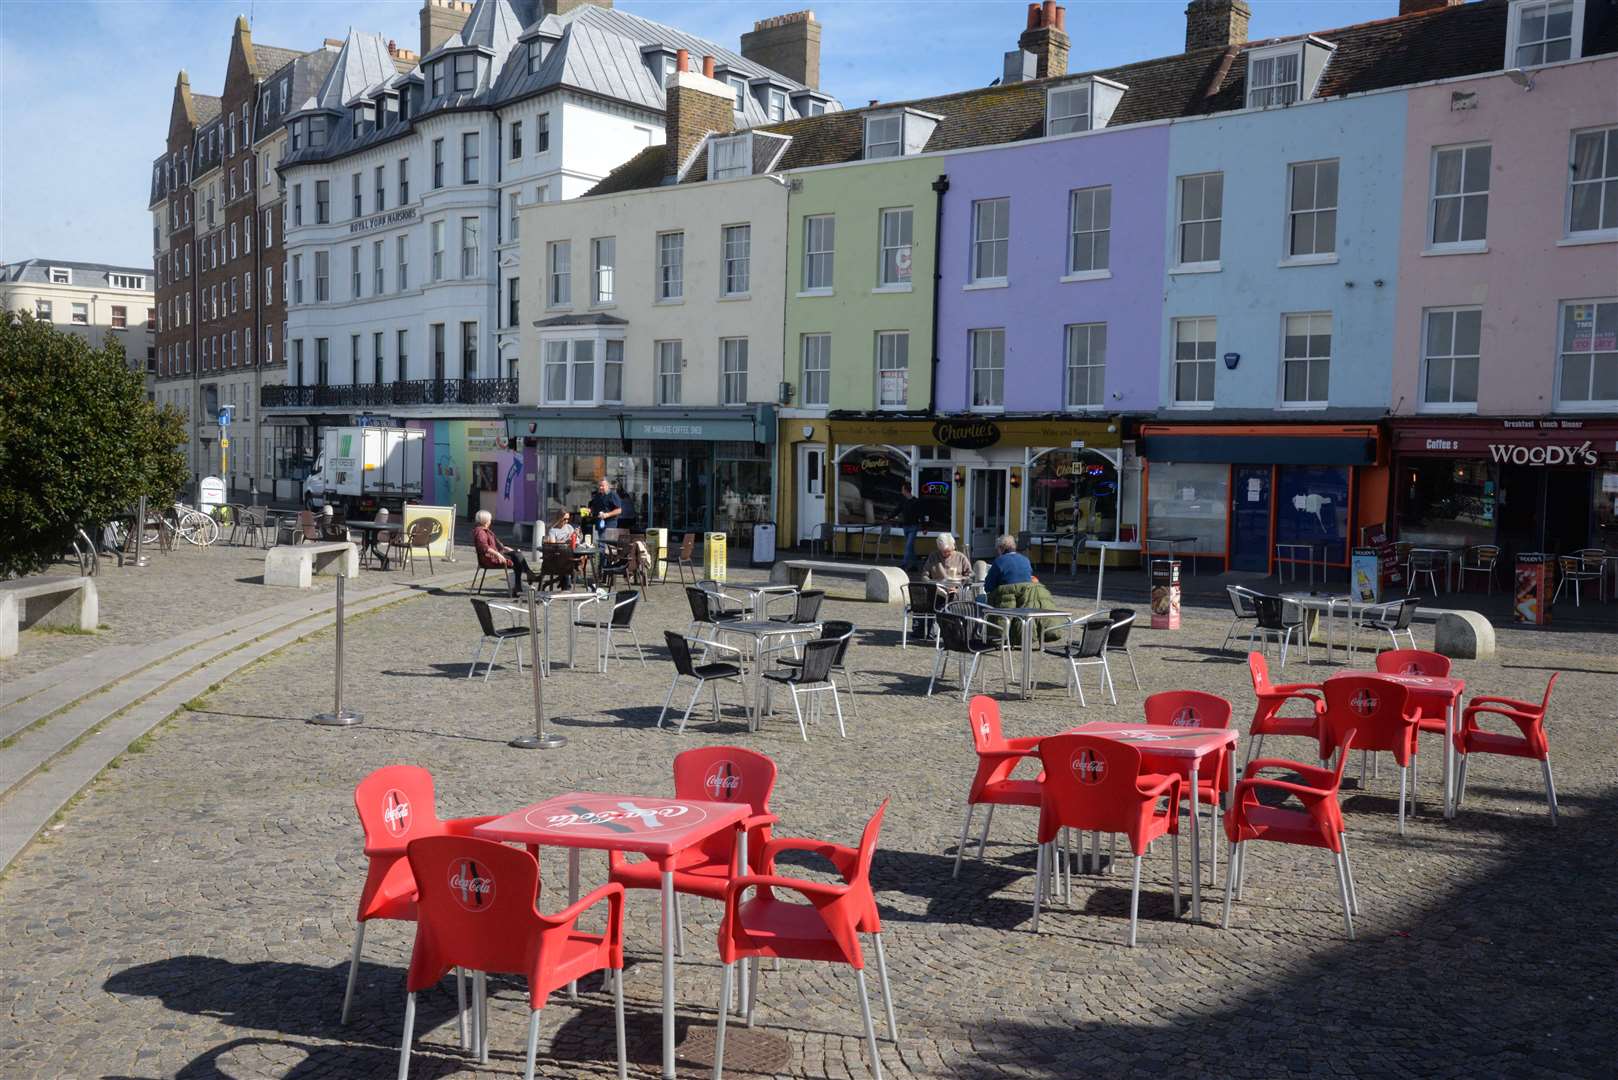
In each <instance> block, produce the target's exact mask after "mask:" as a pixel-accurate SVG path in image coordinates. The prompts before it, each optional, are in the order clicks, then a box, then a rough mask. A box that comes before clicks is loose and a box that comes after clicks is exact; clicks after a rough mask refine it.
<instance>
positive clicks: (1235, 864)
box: [1219, 840, 1242, 930]
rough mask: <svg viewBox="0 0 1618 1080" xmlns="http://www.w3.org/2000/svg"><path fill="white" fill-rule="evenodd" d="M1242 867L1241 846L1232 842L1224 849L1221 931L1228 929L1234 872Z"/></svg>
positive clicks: (1234, 880) (1234, 878) (1234, 884)
mask: <svg viewBox="0 0 1618 1080" xmlns="http://www.w3.org/2000/svg"><path fill="white" fill-rule="evenodd" d="M1241 865H1242V846H1241V845H1240V844H1238V843H1236V841H1234V840H1232V841H1231V842H1230V844H1229V845H1228V846H1227V847H1226V849H1225V867H1226V869H1225V914H1224V917H1223V918H1221V919H1220V920H1219V928H1220V929H1221V930H1229V929H1230V899H1231V896H1232V894H1234V893H1235V892H1236V871H1237V870H1238V869H1239V868H1240V867H1241Z"/></svg>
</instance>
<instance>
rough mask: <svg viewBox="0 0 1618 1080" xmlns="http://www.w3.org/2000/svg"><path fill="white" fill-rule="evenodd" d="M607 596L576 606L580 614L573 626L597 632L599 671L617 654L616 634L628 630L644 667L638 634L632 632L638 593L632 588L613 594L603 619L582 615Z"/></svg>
mask: <svg viewBox="0 0 1618 1080" xmlns="http://www.w3.org/2000/svg"><path fill="white" fill-rule="evenodd" d="M607 602H608V600H607V598H606V597H598V598H597V599H595V600H586V601H584V602H583V603H581V604H580V605H579V617H578V618H576V619H574V620H573V625H574V626H578V627H583V628H584V629H586V630H594V631H595V632H596V660H597V662H598V664H599V667H598V668H597V670H598V671H603V672H605V671H606V670H607V661H608V660H609V659H617V657H618V635H619V634H624V633H627V634H628V635H629V640H630V641H632V642H633V643H634V645H635V653H636V655H638V656H639V657H640V666H641V667H645V666H646V654H645V653H644V652H642V651H641V647H640V636H639V635H638V634H636V633H635V627H634V618H635V607H636V605H638V604H639V603H640V593H639V592H637V591H636V590H634V589H624V590H621V591H620V592H618V593H617V594H616V595H614V596H613V597H612V607H611V608H610V609H609V611H608V613H607V617H606V618H605V619H602V618H599V617H597V618H585V617H584V609H585V608H587V607H589V606H590V605H592V604H605V603H607Z"/></svg>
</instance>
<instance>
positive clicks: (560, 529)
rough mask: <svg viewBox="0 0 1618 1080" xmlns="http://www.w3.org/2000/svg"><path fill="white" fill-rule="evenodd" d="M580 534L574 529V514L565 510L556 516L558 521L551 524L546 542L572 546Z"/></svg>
mask: <svg viewBox="0 0 1618 1080" xmlns="http://www.w3.org/2000/svg"><path fill="white" fill-rule="evenodd" d="M578 534H579V530H577V529H575V528H574V527H573V514H572V512H570V511H568V510H563V511H562V512H561V513H560V514H557V515H556V521H555V522H553V523H552V524H551V527H550V529H549V530H548V531H547V532H546V533H545V540H546V542H548V543H552V544H571V543H572V542H573V538H574V537H575V536H577V535H578Z"/></svg>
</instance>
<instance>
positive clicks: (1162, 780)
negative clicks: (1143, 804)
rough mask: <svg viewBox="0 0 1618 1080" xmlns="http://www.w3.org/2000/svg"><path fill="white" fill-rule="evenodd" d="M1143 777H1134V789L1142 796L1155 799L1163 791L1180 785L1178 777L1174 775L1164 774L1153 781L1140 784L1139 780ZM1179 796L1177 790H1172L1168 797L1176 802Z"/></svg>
mask: <svg viewBox="0 0 1618 1080" xmlns="http://www.w3.org/2000/svg"><path fill="white" fill-rule="evenodd" d="M1144 779H1145V777H1136V779H1135V790H1136V791H1138V792H1140V793H1141V797H1142V798H1148V799H1155V798H1157V797H1158V796H1160V795H1162V794H1164V793H1165V792H1168V791H1170V789H1174V788H1178V787H1179V786H1180V778H1179V777H1178V776H1175V775H1168V774H1165V775H1162V776H1159V777H1158V778H1157V779H1156V781H1154V782H1153V783H1150V784H1146V785H1142V784H1141V780H1144ZM1179 796H1180V793H1179V792H1178V791H1174V792H1173V794H1172V795H1171V796H1170V798H1171V799H1173V800H1174V801H1176V802H1177V801H1179Z"/></svg>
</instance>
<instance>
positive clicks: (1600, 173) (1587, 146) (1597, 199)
mask: <svg viewBox="0 0 1618 1080" xmlns="http://www.w3.org/2000/svg"><path fill="white" fill-rule="evenodd" d="M1567 231H1568V234H1569V235H1573V234H1577V233H1584V234H1588V233H1618V127H1610V128H1603V129H1599V130H1596V131H1579V132H1575V133H1574V135H1573V164H1572V169H1571V171H1570V173H1569V176H1568V215H1567Z"/></svg>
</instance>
